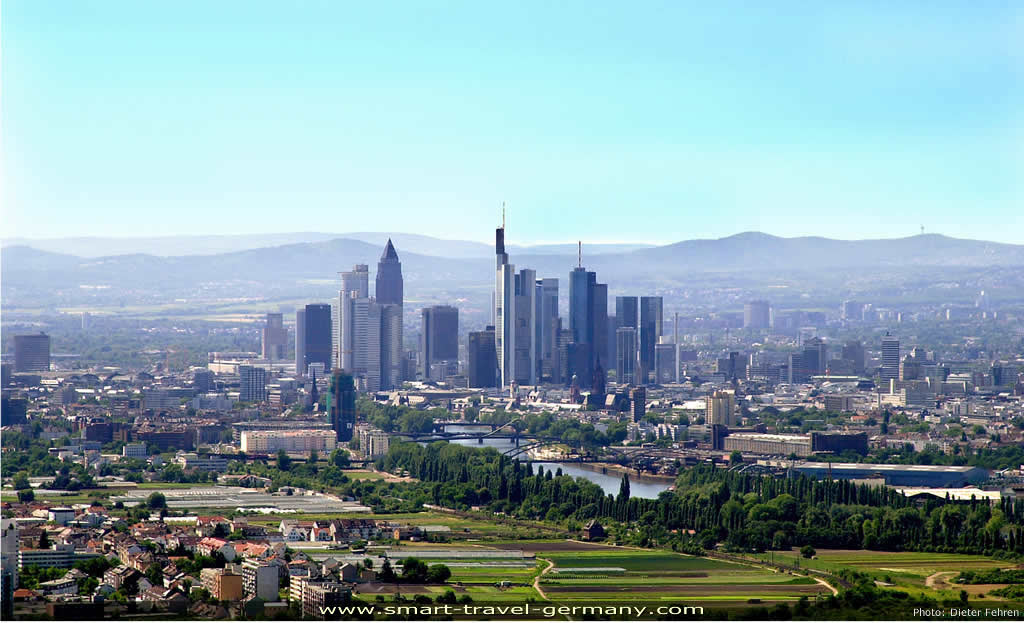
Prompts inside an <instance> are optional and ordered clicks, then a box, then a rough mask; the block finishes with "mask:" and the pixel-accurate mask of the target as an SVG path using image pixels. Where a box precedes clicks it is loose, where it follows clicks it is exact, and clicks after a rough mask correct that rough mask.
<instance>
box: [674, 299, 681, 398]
mask: <svg viewBox="0 0 1024 623" xmlns="http://www.w3.org/2000/svg"><path fill="white" fill-rule="evenodd" d="M672 344H673V345H675V349H674V351H673V353H672V355H673V357H674V359H675V362H676V364H675V372H674V374H673V376H674V379H675V382H676V383H678V382H679V381H680V379H679V368H681V367H682V366H680V365H679V364H680V363H681V362H680V361H679V312H676V316H675V319H673V320H672Z"/></svg>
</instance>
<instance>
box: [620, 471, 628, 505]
mask: <svg viewBox="0 0 1024 623" xmlns="http://www.w3.org/2000/svg"><path fill="white" fill-rule="evenodd" d="M619 499H620V500H628V499H629V474H623V475H622V482H621V483H620V484H619Z"/></svg>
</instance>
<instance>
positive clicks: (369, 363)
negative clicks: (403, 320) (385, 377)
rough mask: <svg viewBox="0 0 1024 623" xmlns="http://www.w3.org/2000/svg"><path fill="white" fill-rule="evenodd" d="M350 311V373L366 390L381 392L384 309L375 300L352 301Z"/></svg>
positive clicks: (357, 299) (359, 299)
mask: <svg viewBox="0 0 1024 623" xmlns="http://www.w3.org/2000/svg"><path fill="white" fill-rule="evenodd" d="M348 309H349V310H350V311H351V315H350V318H351V320H352V325H351V326H352V336H353V349H352V350H353V352H352V367H351V369H347V370H346V371H347V372H350V373H352V374H353V375H354V376H356V377H359V378H360V379H362V381H363V385H364V387H365V389H366V391H369V392H375V391H380V389H381V306H380V305H378V304H377V301H376V300H375V299H372V298H353V299H351V301H350V305H349V308H348Z"/></svg>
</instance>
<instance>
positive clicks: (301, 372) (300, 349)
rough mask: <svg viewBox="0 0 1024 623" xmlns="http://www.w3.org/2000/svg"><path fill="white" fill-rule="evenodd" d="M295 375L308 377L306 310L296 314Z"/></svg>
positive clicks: (297, 311)
mask: <svg viewBox="0 0 1024 623" xmlns="http://www.w3.org/2000/svg"><path fill="white" fill-rule="evenodd" d="M295 374H296V375H297V376H305V375H306V310H305V308H303V309H299V310H296V312H295Z"/></svg>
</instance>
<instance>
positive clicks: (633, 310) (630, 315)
mask: <svg viewBox="0 0 1024 623" xmlns="http://www.w3.org/2000/svg"><path fill="white" fill-rule="evenodd" d="M615 322H616V324H617V325H618V326H617V327H616V328H618V327H633V328H634V329H635V328H637V327H638V326H639V323H640V304H639V301H638V300H637V298H636V297H635V296H616V297H615Z"/></svg>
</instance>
